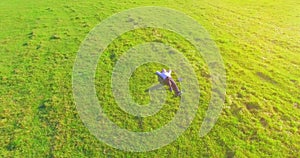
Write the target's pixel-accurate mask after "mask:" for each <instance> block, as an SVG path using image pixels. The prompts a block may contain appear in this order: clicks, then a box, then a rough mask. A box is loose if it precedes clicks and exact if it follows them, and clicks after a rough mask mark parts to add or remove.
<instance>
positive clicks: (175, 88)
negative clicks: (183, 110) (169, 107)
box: [170, 78, 180, 95]
mask: <svg viewBox="0 0 300 158" xmlns="http://www.w3.org/2000/svg"><path fill="white" fill-rule="evenodd" d="M170 82H171V86H172V89H173V90H174V91H175V94H176V95H179V94H180V91H179V88H178V86H177V85H176V83H175V81H174V80H173V79H172V78H171V79H170Z"/></svg>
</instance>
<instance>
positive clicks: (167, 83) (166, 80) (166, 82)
mask: <svg viewBox="0 0 300 158" xmlns="http://www.w3.org/2000/svg"><path fill="white" fill-rule="evenodd" d="M165 84H166V85H168V86H169V88H170V91H171V92H172V90H173V88H172V82H171V80H170V78H169V77H167V78H166V79H165Z"/></svg>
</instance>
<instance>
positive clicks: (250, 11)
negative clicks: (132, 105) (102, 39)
mask: <svg viewBox="0 0 300 158" xmlns="http://www.w3.org/2000/svg"><path fill="white" fill-rule="evenodd" d="M139 6H163V7H169V8H172V9H176V10H178V11H181V12H183V13H185V14H187V15H189V16H191V17H192V18H194V19H195V20H197V21H198V22H199V23H200V24H201V25H202V26H203V27H205V29H206V30H207V31H208V32H209V33H210V35H211V37H212V39H214V40H215V42H216V44H217V46H218V47H219V49H220V53H221V55H222V57H223V60H224V64H225V69H226V80H227V89H226V100H225V104H224V106H223V107H224V108H223V110H222V113H221V115H220V117H219V119H218V121H217V123H216V125H215V126H214V128H213V129H212V130H211V131H210V132H209V133H208V134H207V135H206V136H204V137H199V129H200V125H201V123H202V121H203V119H204V117H205V112H206V110H207V108H208V103H209V99H210V97H211V96H210V93H211V92H210V88H211V84H210V77H209V72H208V70H207V66H206V65H205V62H204V61H203V59H202V58H201V56H199V55H198V54H196V53H195V52H196V51H195V49H194V47H193V46H192V45H191V44H190V43H189V42H187V41H186V40H185V39H183V38H182V37H181V36H179V35H177V34H175V33H173V32H169V31H166V30H162V29H156V28H147V29H138V30H134V31H130V32H127V33H125V34H123V35H122V36H121V37H119V38H118V39H116V40H114V41H113V43H111V44H110V45H109V47H108V48H107V49H106V50H105V52H104V54H103V55H102V56H101V57H100V59H99V64H98V67H97V71H96V91H97V96H98V98H99V101H100V102H101V105H102V106H103V109H104V112H105V113H106V114H107V116H108V117H109V118H110V119H111V120H112V121H114V122H115V123H116V124H117V125H118V126H120V127H122V128H125V129H128V130H131V131H139V132H146V131H152V130H154V129H157V128H159V127H162V126H163V125H164V124H166V123H167V122H169V121H170V120H171V119H172V117H174V115H175V113H176V110H177V109H178V106H179V100H174V99H172V96H171V95H172V94H171V93H168V95H167V102H166V104H165V105H164V107H163V108H162V109H161V111H160V112H158V113H157V114H156V115H153V116H151V117H146V118H142V121H141V118H136V117H134V116H132V115H130V114H127V113H125V112H124V111H122V109H120V107H119V106H118V105H117V104H116V102H115V100H114V98H113V96H112V92H111V91H110V88H111V87H110V86H111V80H110V77H111V73H112V70H113V67H114V65H115V63H116V61H117V60H118V58H119V57H120V55H122V53H124V52H126V51H127V50H128V49H130V48H132V47H134V46H135V45H137V44H141V43H143V42H152V41H159V42H162V43H165V44H168V45H170V46H172V47H173V48H176V49H177V50H179V51H180V52H183V54H184V55H185V56H186V58H187V59H188V60H189V61H190V63H191V64H192V66H193V68H194V69H195V72H196V73H197V74H198V76H197V77H198V80H199V83H200V84H199V88H200V90H201V98H200V101H199V102H200V104H199V108H198V111H197V115H196V117H195V118H194V120H193V122H192V124H191V126H190V127H189V128H188V129H187V130H186V131H185V132H184V133H183V134H182V135H181V136H179V137H178V139H177V140H176V141H174V142H172V143H171V144H169V145H167V146H165V147H162V148H160V149H157V150H153V151H149V152H140V153H135V152H126V151H121V150H118V149H115V148H112V147H110V146H108V145H106V144H105V143H102V142H100V141H99V140H98V139H97V138H96V137H95V136H93V135H92V134H91V133H90V132H89V130H88V129H87V128H86V127H85V126H84V124H83V123H82V121H81V119H80V117H79V114H78V112H77V110H76V104H75V101H74V98H73V92H72V70H73V65H74V62H75V59H76V55H77V52H78V49H79V47H80V44H81V42H82V41H83V40H84V39H85V37H86V36H87V34H88V33H89V32H90V31H91V30H92V29H93V28H94V27H95V26H96V25H97V24H98V23H100V22H101V21H102V20H104V19H106V18H108V17H109V16H111V15H113V14H115V13H118V12H120V11H124V10H126V9H130V8H133V7H139ZM0 21H1V22H0V25H1V26H0V28H1V32H0V43H1V44H0V104H1V106H0V130H1V134H0V157H299V156H300V152H299V151H300V40H299V39H300V2H299V1H297V0H288V1H283V0H279V1H271V0H262V1H250V0H246V1H242V0H223V1H221V0H211V1H208V0H201V1H180V0H177V1H165V2H163V1H148V0H146V1H138V0H131V1H125V0H122V1H108V0H104V1H97V0H87V1H57V0H53V1H50V0H44V1H37V0H34V1H33V0H32V1H29V0H23V1H17V0H2V1H1V2H0ZM162 66H163V65H160V64H155V63H149V64H145V65H143V66H141V67H139V68H138V69H137V70H136V71H135V72H134V74H133V76H132V77H131V78H130V81H129V83H130V92H131V95H132V97H133V98H134V100H135V101H136V102H138V103H141V104H146V103H148V102H149V95H148V93H146V92H144V91H145V89H147V88H148V87H149V86H151V85H152V84H154V83H156V82H157V80H156V77H155V75H153V72H155V71H156V70H160V69H161V68H162ZM144 72H149V73H146V74H145V73H144ZM174 77H175V78H176V76H174ZM141 124H142V125H141Z"/></svg>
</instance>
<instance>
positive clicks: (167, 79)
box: [156, 69, 181, 96]
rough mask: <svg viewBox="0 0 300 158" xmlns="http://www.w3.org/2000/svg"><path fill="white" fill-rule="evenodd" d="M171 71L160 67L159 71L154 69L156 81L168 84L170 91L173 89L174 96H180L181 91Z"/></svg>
mask: <svg viewBox="0 0 300 158" xmlns="http://www.w3.org/2000/svg"><path fill="white" fill-rule="evenodd" d="M171 73H172V71H171V70H168V71H166V70H165V69H162V71H161V72H159V71H156V74H157V76H158V81H159V82H160V83H161V84H163V85H164V84H165V85H168V86H169V88H170V91H171V92H172V91H173V90H174V91H175V96H180V95H181V92H180V91H179V88H178V87H177V85H176V83H175V81H174V80H173V79H172V77H171Z"/></svg>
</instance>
